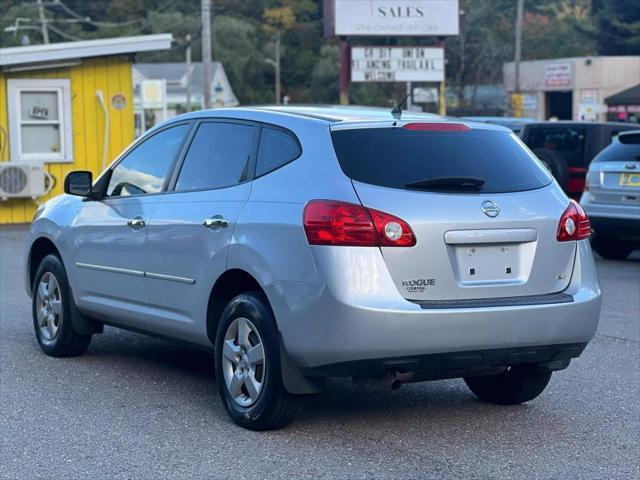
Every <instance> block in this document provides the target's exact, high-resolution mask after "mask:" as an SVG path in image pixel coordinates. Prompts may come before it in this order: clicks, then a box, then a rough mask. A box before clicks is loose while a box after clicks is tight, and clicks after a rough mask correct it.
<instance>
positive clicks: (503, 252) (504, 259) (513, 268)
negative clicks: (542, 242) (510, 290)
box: [454, 243, 522, 285]
mask: <svg viewBox="0 0 640 480" xmlns="http://www.w3.org/2000/svg"><path fill="white" fill-rule="evenodd" d="M521 250H522V244H520V243H503V244H490V245H487V244H478V245H456V246H455V247H454V254H455V258H456V261H455V264H456V267H457V272H456V273H457V277H458V281H459V282H460V284H462V285H485V284H505V285H508V284H516V283H522V271H521V270H522V265H521V263H522V262H521V261H520V257H521V255H522V251H521Z"/></svg>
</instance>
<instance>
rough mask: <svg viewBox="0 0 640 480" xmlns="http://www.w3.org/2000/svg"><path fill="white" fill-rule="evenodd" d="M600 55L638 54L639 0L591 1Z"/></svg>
mask: <svg viewBox="0 0 640 480" xmlns="http://www.w3.org/2000/svg"><path fill="white" fill-rule="evenodd" d="M592 1H593V16H594V19H595V26H594V28H592V29H591V30H590V31H591V34H592V35H593V36H594V37H595V38H596V39H597V42H598V53H599V54H600V55H638V54H640V0H592Z"/></svg>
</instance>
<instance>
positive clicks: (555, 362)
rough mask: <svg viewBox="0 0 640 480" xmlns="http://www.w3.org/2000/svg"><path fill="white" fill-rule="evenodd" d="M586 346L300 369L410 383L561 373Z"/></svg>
mask: <svg viewBox="0 0 640 480" xmlns="http://www.w3.org/2000/svg"><path fill="white" fill-rule="evenodd" d="M586 346H587V344H586V343H572V344H561V345H541V346H531V347H515V348H497V349H491V350H473V351H469V352H451V353H435V354H431V355H419V356H413V357H411V356H410V357H401V358H400V357H395V358H385V359H373V360H356V361H351V362H342V363H333V364H331V365H323V366H321V367H316V368H310V369H306V370H304V369H303V373H304V374H305V375H307V376H320V377H381V376H383V375H385V374H386V373H387V372H390V371H394V372H398V373H401V374H402V373H411V374H412V375H413V376H412V377H409V380H437V379H442V378H456V377H467V376H475V375H478V374H485V373H493V372H494V371H495V370H494V369H496V368H499V367H508V366H512V365H519V364H522V363H539V364H543V365H544V366H545V367H546V368H548V369H550V370H561V369H563V368H565V367H566V366H567V365H568V364H569V362H570V360H571V359H572V358H575V357H578V356H580V354H581V353H582V351H583V350H584V348H585V347H586Z"/></svg>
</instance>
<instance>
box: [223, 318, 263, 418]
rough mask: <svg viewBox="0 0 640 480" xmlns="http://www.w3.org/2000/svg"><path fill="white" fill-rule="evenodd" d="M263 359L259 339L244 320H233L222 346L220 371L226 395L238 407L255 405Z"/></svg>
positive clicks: (260, 340)
mask: <svg viewBox="0 0 640 480" xmlns="http://www.w3.org/2000/svg"><path fill="white" fill-rule="evenodd" d="M265 366H266V365H265V355H264V347H263V343H262V338H261V337H260V334H259V333H258V329H257V328H256V327H255V325H254V324H253V323H252V322H251V320H249V319H248V318H245V317H239V318H236V319H234V320H233V322H231V324H230V325H229V327H228V328H227V331H226V333H225V336H224V342H223V343H222V371H223V374H224V381H225V384H226V386H227V391H228V392H229V394H230V395H231V398H233V400H234V402H236V403H237V404H238V405H240V406H241V407H250V406H251V405H253V404H254V403H256V402H257V401H258V398H259V397H260V393H261V392H262V389H263V387H264V381H265Z"/></svg>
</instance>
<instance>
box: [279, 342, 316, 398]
mask: <svg viewBox="0 0 640 480" xmlns="http://www.w3.org/2000/svg"><path fill="white" fill-rule="evenodd" d="M278 336H279V337H280V371H281V372H282V384H283V385H284V388H285V390H286V391H287V392H289V393H292V394H295V395H305V394H309V393H318V392H320V391H322V389H323V387H324V381H323V379H321V378H307V377H305V376H304V375H302V373H300V370H299V369H298V367H296V365H295V363H294V362H293V360H292V359H291V357H290V356H289V354H288V353H287V351H286V350H285V348H284V344H283V343H282V335H281V334H280V332H278Z"/></svg>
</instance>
